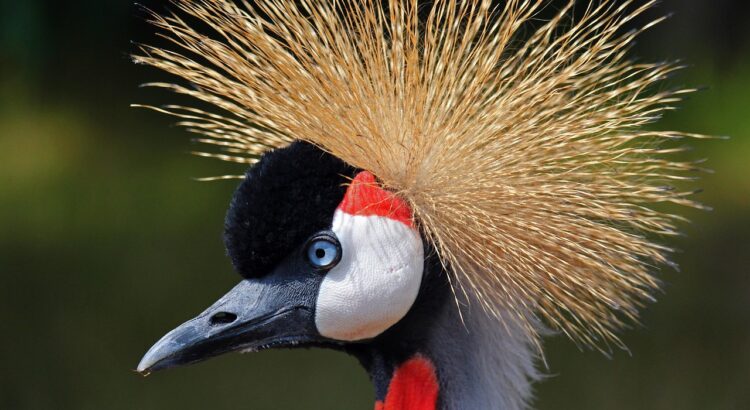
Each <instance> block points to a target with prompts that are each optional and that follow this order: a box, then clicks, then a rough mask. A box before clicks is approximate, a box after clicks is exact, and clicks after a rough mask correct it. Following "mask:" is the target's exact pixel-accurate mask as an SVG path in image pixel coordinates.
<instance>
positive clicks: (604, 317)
mask: <svg viewBox="0 0 750 410" xmlns="http://www.w3.org/2000/svg"><path fill="white" fill-rule="evenodd" d="M385 3H386V4H385V5H381V4H380V2H378V1H375V0H357V1H354V0H329V1H325V0H300V1H282V0H258V1H255V2H253V4H249V3H242V4H241V5H238V4H235V3H232V2H231V1H228V0H197V1H187V0H175V1H174V4H176V6H177V7H178V9H179V10H180V13H178V14H173V15H170V16H159V15H156V14H154V15H153V22H154V24H155V25H156V26H157V27H159V28H160V29H161V32H162V34H163V36H164V37H165V38H167V39H168V40H170V41H171V42H172V43H173V44H174V47H175V50H176V51H169V50H166V49H161V48H156V47H150V46H143V47H142V54H141V55H139V56H136V57H134V58H135V61H136V62H139V63H144V64H147V65H151V66H154V67H158V68H160V69H162V70H165V71H167V72H169V73H171V74H174V75H176V76H179V77H181V78H183V79H184V80H186V81H187V83H189V86H188V85H179V84H165V83H156V84H150V85H151V86H154V87H160V88H166V89H169V90H171V91H174V92H176V93H179V94H184V95H187V96H190V97H194V98H196V99H198V100H200V101H202V102H204V103H208V104H210V105H213V106H216V107H218V108H219V109H221V110H222V111H223V113H222V114H221V115H217V114H213V113H209V112H206V111H203V110H200V109H196V108H190V107H182V106H169V107H161V108H157V109H158V110H159V111H163V112H166V113H169V114H172V115H175V116H177V117H178V118H180V120H181V122H180V124H181V125H183V126H185V127H187V128H188V129H189V130H190V131H193V132H197V133H200V134H202V135H203V138H201V139H200V140H199V141H200V142H202V143H206V144H211V145H215V146H218V148H219V149H220V152H219V153H205V154H202V155H205V156H212V157H216V158H219V159H223V160H227V161H233V162H239V163H252V162H253V161H255V159H256V158H257V157H258V156H259V155H261V154H262V153H263V152H265V151H266V150H268V149H270V148H274V147H280V146H284V145H286V144H288V143H289V142H291V141H293V140H294V139H304V140H307V141H310V142H312V143H314V144H317V145H319V146H320V147H322V148H323V149H325V150H327V151H329V152H331V153H332V154H333V155H335V156H337V157H339V158H341V159H343V160H344V161H346V162H348V163H349V164H351V165H353V166H356V167H359V168H362V169H365V170H368V171H370V172H372V173H373V174H375V175H376V176H377V177H378V178H379V180H380V181H381V182H382V183H383V184H384V185H385V186H386V187H387V188H389V189H392V190H394V191H395V192H397V193H398V194H399V195H401V196H402V197H403V198H404V199H405V200H407V201H408V202H409V204H410V205H411V207H412V209H413V211H414V214H415V216H416V219H417V220H418V222H419V223H420V225H421V227H422V229H423V231H424V232H425V234H426V235H427V236H428V237H429V239H430V240H431V241H432V242H433V243H434V244H435V247H436V249H437V251H438V252H439V254H440V257H441V260H442V261H443V263H444V264H445V265H446V266H448V267H449V268H450V270H451V272H452V283H453V286H454V290H455V291H456V292H466V293H472V294H473V295H475V296H476V298H474V299H476V300H479V301H481V303H482V305H483V307H484V308H485V310H486V311H487V312H489V313H491V314H494V315H495V316H496V317H497V318H498V319H499V320H500V321H501V322H502V319H500V318H502V317H508V316H507V315H506V314H504V313H503V312H511V313H512V316H513V317H515V318H517V319H518V321H519V323H521V324H522V325H523V326H524V327H525V328H526V329H527V331H528V333H529V335H530V336H532V337H534V336H536V335H537V333H536V327H535V326H534V324H533V323H532V322H534V319H532V317H534V316H529V315H530V314H532V315H537V316H539V317H541V318H543V319H545V320H546V321H547V323H550V324H552V325H553V326H554V327H556V328H557V329H559V330H561V331H563V332H564V333H566V334H567V335H569V336H570V337H571V338H572V339H573V340H575V341H577V342H582V343H583V344H586V345H590V346H602V345H603V344H609V343H612V342H614V343H615V344H619V341H618V339H617V336H616V335H615V331H616V330H617V329H618V328H620V327H622V326H623V325H624V324H625V323H627V322H629V321H635V320H637V314H638V309H639V308H640V307H641V306H642V304H643V303H644V302H646V301H649V300H651V298H652V297H651V294H652V292H653V291H654V290H655V289H656V288H657V287H658V282H657V280H656V279H655V278H654V277H653V276H652V274H651V271H652V270H653V266H654V265H663V264H668V263H669V261H668V258H667V255H668V253H669V249H668V248H666V247H664V246H662V245H660V244H658V243H656V242H654V241H652V240H651V239H650V238H649V236H653V235H665V236H670V235H675V233H676V229H677V228H676V223H677V222H678V221H680V220H681V219H682V218H680V217H679V216H676V215H670V214H666V213H663V212H660V211H658V210H656V209H655V207H654V205H655V204H660V203H675V204H680V205H686V206H695V207H699V206H700V205H699V204H697V203H695V202H694V201H692V200H691V199H690V198H689V195H690V192H683V191H681V190H679V189H674V188H672V185H674V184H678V183H679V182H680V181H684V180H689V179H690V178H689V177H688V176H687V175H688V173H689V172H692V171H694V170H695V169H696V165H695V164H693V163H685V162H678V161H674V160H672V159H670V158H669V155H670V154H673V153H675V152H676V151H677V149H671V148H663V147H662V144H661V142H663V141H669V140H675V139H680V138H686V137H691V138H701V137H703V136H700V135H694V134H686V133H681V132H666V131H648V130H644V126H646V125H648V124H650V123H652V122H654V121H655V120H656V119H658V118H659V116H660V115H661V114H662V113H663V112H665V111H667V110H669V109H670V108H671V106H672V104H674V103H676V102H678V101H679V100H680V99H681V97H682V95H683V94H685V93H689V92H691V91H693V90H691V89H677V90H663V89H660V88H659V87H658V86H657V85H658V84H660V82H661V81H662V80H663V79H664V78H665V77H666V76H668V75H670V74H672V73H673V72H675V71H676V70H678V69H679V68H680V67H679V66H678V65H675V64H672V63H657V64H650V63H636V62H633V61H631V60H629V59H628V58H627V52H628V49H629V47H630V46H631V44H632V42H633V40H634V39H635V38H636V36H637V35H638V34H640V32H641V31H643V30H645V29H647V28H649V27H650V26H651V25H653V24H656V23H658V22H659V21H660V20H661V19H660V20H657V21H655V22H653V23H652V24H649V25H647V26H646V27H643V28H642V29H641V30H636V31H631V32H626V33H623V32H622V31H623V27H624V26H626V25H627V24H629V23H630V22H631V21H632V20H633V19H634V18H635V17H637V16H638V15H640V14H641V13H643V12H644V11H645V10H646V9H648V8H649V7H651V6H652V5H653V4H654V3H655V1H653V0H649V1H643V2H637V1H634V0H628V1H622V2H621V1H614V0H601V1H598V2H592V3H589V5H588V7H587V9H586V10H585V13H584V14H583V16H582V17H580V18H578V19H573V18H572V17H570V16H571V14H572V13H571V9H572V8H573V6H574V3H575V1H574V0H571V1H570V2H569V3H568V5H567V6H566V7H565V8H563V9H562V10H560V11H559V13H557V15H556V16H555V17H554V18H552V19H551V20H549V21H547V22H546V23H544V24H542V25H540V26H538V27H536V29H535V30H534V31H532V32H531V33H530V34H529V33H528V31H525V30H526V29H527V28H528V27H530V20H532V19H533V18H534V16H535V15H536V13H538V12H539V10H540V9H541V8H542V7H543V3H544V2H543V1H539V0H508V1H506V2H504V4H503V5H502V6H493V4H494V3H493V2H492V1H490V0H478V1H458V0H443V1H436V2H434V3H435V4H434V5H432V7H431V8H430V9H429V14H428V16H427V19H426V20H422V21H420V18H419V11H420V7H422V6H423V5H422V3H423V2H420V1H418V0H404V1H399V0H386V1H385ZM181 15H185V16H187V17H188V18H190V19H193V20H196V21H200V23H201V25H202V26H203V27H205V28H206V29H208V30H207V31H209V32H210V31H213V33H208V34H205V33H204V32H202V31H198V30H197V29H195V28H193V24H192V23H189V22H187V21H186V20H185V19H183V17H180V16H181ZM191 21H192V20H191Z"/></svg>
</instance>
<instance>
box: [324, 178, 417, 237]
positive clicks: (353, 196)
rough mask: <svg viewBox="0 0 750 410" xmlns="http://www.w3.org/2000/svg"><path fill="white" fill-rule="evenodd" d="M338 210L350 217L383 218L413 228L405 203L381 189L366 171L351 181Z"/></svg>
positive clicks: (410, 213) (408, 209)
mask: <svg viewBox="0 0 750 410" xmlns="http://www.w3.org/2000/svg"><path fill="white" fill-rule="evenodd" d="M338 209H340V210H341V211H343V212H346V213H348V214H350V215H363V216H371V215H377V216H383V217H386V218H390V219H393V220H396V221H399V222H401V223H403V224H405V225H406V226H409V227H413V226H414V220H413V218H412V212H411V208H410V207H409V205H408V204H407V203H406V201H404V200H403V199H401V198H399V197H398V196H397V195H395V194H393V193H392V192H388V191H386V190H385V189H383V188H381V187H380V186H379V185H378V183H377V181H376V180H375V176H374V175H372V174H371V173H370V172H368V171H362V172H360V173H359V174H357V176H356V177H355V178H354V180H352V183H351V184H350V185H349V188H348V189H347V190H346V194H345V195H344V200H343V201H341V204H339V208H338Z"/></svg>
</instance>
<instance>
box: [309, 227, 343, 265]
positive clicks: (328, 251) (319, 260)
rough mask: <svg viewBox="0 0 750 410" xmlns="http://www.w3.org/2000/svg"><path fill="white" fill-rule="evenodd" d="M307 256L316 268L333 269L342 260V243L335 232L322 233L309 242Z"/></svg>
mask: <svg viewBox="0 0 750 410" xmlns="http://www.w3.org/2000/svg"><path fill="white" fill-rule="evenodd" d="M305 256H306V257H307V261H308V262H310V264H311V265H312V266H313V267H314V268H316V269H331V268H333V267H334V266H336V264H337V263H339V261H340V260H341V244H340V243H339V241H338V239H336V236H335V235H333V233H330V232H324V233H320V234H317V235H315V236H313V237H312V238H311V239H310V240H309V241H308V242H307V246H306V248H305Z"/></svg>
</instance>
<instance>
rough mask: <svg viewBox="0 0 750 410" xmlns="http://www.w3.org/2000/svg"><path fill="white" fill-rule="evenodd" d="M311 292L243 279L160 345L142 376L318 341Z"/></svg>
mask: <svg viewBox="0 0 750 410" xmlns="http://www.w3.org/2000/svg"><path fill="white" fill-rule="evenodd" d="M303 287H304V286H303ZM297 290H298V291H299V290H300V289H299V288H298V289H297ZM301 293H302V295H301ZM306 293H308V292H294V289H290V288H289V287H288V286H285V285H284V284H280V283H274V282H272V281H265V282H264V281H262V280H243V281H242V282H240V283H239V284H238V285H237V286H235V287H234V289H232V290H231V291H229V293H227V294H226V295H224V296H223V297H222V298H221V299H219V300H218V301H217V302H216V303H215V304H214V305H213V306H211V307H210V308H208V309H207V310H206V311H205V312H203V313H201V314H200V315H198V316H197V317H196V318H194V319H191V320H190V321H188V322H186V323H184V324H182V325H180V326H179V327H177V328H176V329H174V330H172V331H171V332H169V333H167V334H166V335H165V336H164V337H163V338H161V340H159V341H158V342H156V344H155V345H154V346H153V347H151V349H149V351H148V352H147V353H146V355H145V356H143V359H141V362H140V364H138V368H137V371H138V372H140V373H143V374H148V373H150V372H153V371H156V370H161V369H166V368H169V367H175V366H180V365H185V364H190V363H195V362H199V361H202V360H205V359H208V358H210V357H213V356H217V355H220V354H222V353H227V352H232V351H238V350H243V351H245V350H260V349H264V348H267V347H277V346H278V347H283V346H292V345H297V344H305V343H312V342H315V341H316V340H317V339H318V338H319V337H320V336H319V334H318V331H317V329H316V328H315V324H314V323H315V320H314V317H313V303H312V302H311V301H310V300H309V297H305V296H304V294H306Z"/></svg>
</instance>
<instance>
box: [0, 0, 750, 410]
mask: <svg viewBox="0 0 750 410" xmlns="http://www.w3.org/2000/svg"><path fill="white" fill-rule="evenodd" d="M144 3H145V4H146V5H147V6H149V7H151V8H153V9H155V10H157V11H163V10H164V9H165V8H166V7H165V5H164V2H159V1H145V2H144ZM744 3H745V2H744V1H742V0H725V1H709V0H692V1H687V0H665V1H663V4H662V5H661V6H660V7H659V8H658V9H656V10H655V11H653V12H651V14H652V15H657V14H664V13H667V12H672V11H674V12H676V14H675V16H674V17H673V18H672V19H670V20H669V21H668V22H666V23H664V24H663V25H661V26H660V27H659V28H657V29H655V30H654V31H652V32H650V33H649V34H648V35H646V36H644V37H643V38H641V40H640V42H639V45H638V47H637V48H636V50H635V52H634V54H635V55H637V56H639V57H643V58H644V59H651V60H654V59H659V60H661V59H664V58H671V59H674V58H683V59H685V61H687V62H688V63H690V65H691V67H690V68H689V69H688V70H686V71H685V72H684V73H683V74H682V75H681V76H679V77H678V78H676V79H673V80H671V81H672V82H673V83H674V84H687V85H690V86H696V85H697V86H702V85H705V86H708V88H707V90H706V91H703V92H701V93H698V94H696V95H693V96H692V97H691V98H690V99H689V100H688V101H687V102H686V103H685V104H683V105H682V109H681V110H679V111H676V112H673V113H670V114H669V115H667V117H666V118H665V120H664V121H663V123H662V124H661V125H659V127H664V128H677V129H680V130H686V131H693V132H701V133H709V134H715V135H729V136H732V137H733V138H732V139H731V140H729V141H721V142H719V141H707V142H694V143H691V145H693V146H694V148H695V150H694V151H693V152H692V153H691V155H692V156H693V157H696V158H700V157H707V158H709V166H710V167H711V168H713V169H714V170H715V171H716V173H715V174H711V175H706V176H705V177H704V178H703V179H702V180H701V182H700V185H701V186H702V187H704V188H705V192H704V193H703V194H701V197H700V199H701V200H702V201H704V202H705V203H707V204H710V205H711V206H713V207H714V208H715V211H713V212H708V213H704V212H699V211H687V213H688V216H689V217H690V218H691V219H692V221H693V222H692V223H691V224H689V225H687V226H685V233H686V237H685V238H680V239H678V240H673V241H672V242H671V244H672V245H674V246H677V247H678V248H680V249H681V250H682V252H681V253H679V254H678V255H677V256H676V259H677V262H679V263H680V265H681V266H682V271H681V272H679V273H678V272H674V271H664V272H663V273H662V274H661V277H662V279H663V280H664V282H665V286H664V289H665V295H663V296H662V297H661V300H660V302H659V303H657V304H655V305H652V306H650V307H649V308H648V310H646V311H645V312H644V315H643V326H642V327H638V328H635V329H633V330H629V331H626V332H624V334H623V338H624V341H625V342H626V343H627V345H628V346H629V347H630V349H631V353H630V354H628V353H626V352H615V354H614V356H613V358H612V359H607V358H605V357H603V356H602V355H600V354H598V353H595V352H588V351H586V352H581V351H579V350H577V349H576V347H575V346H574V345H573V344H572V343H570V342H568V341H566V340H564V339H563V338H561V337H557V338H551V339H549V340H548V341H547V348H548V363H549V372H550V373H551V377H550V378H549V379H548V380H547V381H546V382H544V383H542V384H540V385H538V387H537V396H538V400H537V401H536V405H537V407H538V408H539V409H748V408H750V165H749V163H750V158H749V157H750V138H748V137H750V135H749V134H750V54H748V52H749V51H750V23H749V22H750V13H748V12H747V11H746V10H745V8H744ZM143 18H144V13H143V12H142V11H140V10H139V9H138V8H137V7H136V6H135V5H134V4H133V3H132V2H131V1H129V0H107V1H104V0H77V1H52V0H50V1H43V0H23V1H21V0H2V1H0V272H1V273H2V276H1V277H2V285H1V286H0V329H2V336H1V337H0V355H1V356H0V363H1V366H2V371H0V408H2V409H53V408H54V409H171V408H175V409H177V408H180V409H204V408H212V409H235V408H247V409H287V408H288V409H299V408H305V409H370V408H372V394H373V393H372V389H371V387H370V385H369V382H368V379H367V376H366V374H365V373H364V371H362V370H361V369H360V368H359V367H358V365H357V363H356V362H355V360H354V359H352V358H349V357H347V356H345V355H342V354H338V353H334V352H329V351H321V350H313V351H305V350H301V351H269V352H262V353H258V354H253V355H246V356H240V355H236V354H235V355H229V356H225V357H220V358H217V359H214V360H211V361H209V362H206V363H202V364H199V365H196V366H193V367H188V368H182V369H176V370H173V371H169V372H165V373H159V374H155V375H153V376H151V377H148V378H143V377H140V376H138V375H136V374H135V373H133V372H132V370H131V369H133V368H134V367H135V365H136V364H137V362H138V360H139V359H140V357H141V355H142V354H143V353H144V352H145V351H146V349H147V348H148V347H149V346H150V345H151V344H152V343H153V342H154V341H156V339H158V338H159V337H160V336H161V335H162V334H163V333H164V332H165V331H167V330H169V329H171V328H172V327H173V326H175V325H177V324H178V323H180V322H181V321H183V320H185V319H187V318H189V317H191V316H192V315H194V314H196V313H198V312H199V311H201V310H202V309H203V308H204V307H206V306H207V305H208V304H209V303H211V302H212V301H213V300H215V299H216V298H217V297H218V296H219V295H221V294H223V292H224V291H226V290H227V289H228V288H230V287H231V286H232V285H233V284H234V283H235V282H236V281H237V280H238V277H237V276H236V275H235V274H234V273H232V269H231V266H230V264H229V263H228V261H227V259H226V258H225V257H224V250H223V248H222V242H221V234H222V221H223V217H224V211H225V207H226V205H227V203H228V200H229V196H230V194H231V192H232V190H233V188H234V182H215V183H199V182H195V181H193V180H192V179H191V177H202V176H212V175H217V174H224V173H228V172H229V173H236V172H238V171H239V172H241V171H242V170H238V169H237V168H233V167H231V166H229V165H226V164H223V163H219V162H213V161H210V160H205V159H200V158H196V157H192V156H190V155H188V152H189V151H190V150H191V149H192V148H193V146H192V145H191V143H190V142H189V138H188V135H187V134H186V133H185V132H184V131H183V130H181V129H178V128H175V127H173V126H171V124H172V123H173V122H174V121H173V120H172V119H170V118H166V117H163V116H160V115H155V114H153V113H150V112H146V111H142V110H135V109H130V108H128V105H129V104H130V103H133V102H148V103H156V104H158V103H162V102H168V101H171V100H170V96H168V95H164V94H162V93H158V92H154V91H150V90H144V89H139V88H138V85H139V84H141V83H143V82H146V81H152V80H160V79H164V78H165V77H164V76H163V75H162V74H161V73H157V72H155V71H153V70H150V69H147V68H144V67H138V66H134V65H133V64H131V63H130V61H129V59H128V54H129V53H130V52H132V51H134V46H133V45H132V44H131V43H130V42H131V41H140V42H150V43H154V42H158V40H156V38H155V36H154V33H153V30H152V29H151V28H150V27H149V26H148V25H147V24H145V23H144V22H143Z"/></svg>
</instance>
